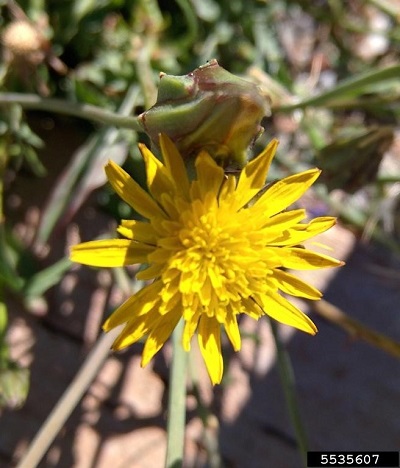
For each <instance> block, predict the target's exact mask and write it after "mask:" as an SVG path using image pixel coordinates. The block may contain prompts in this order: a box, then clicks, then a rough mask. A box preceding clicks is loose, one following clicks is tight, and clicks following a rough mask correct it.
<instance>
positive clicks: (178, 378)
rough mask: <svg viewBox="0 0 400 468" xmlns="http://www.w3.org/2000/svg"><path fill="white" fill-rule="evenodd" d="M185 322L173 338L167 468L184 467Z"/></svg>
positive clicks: (180, 324)
mask: <svg viewBox="0 0 400 468" xmlns="http://www.w3.org/2000/svg"><path fill="white" fill-rule="evenodd" d="M183 325H184V321H183V320H180V322H179V323H178V325H177V326H176V328H175V330H174V333H173V336H172V343H173V358H172V365H171V374H170V376H171V378H170V388H169V398H168V423H167V457H166V462H165V466H166V467H167V468H180V467H181V466H183V454H184V443H185V421H186V366H187V353H186V352H185V350H184V349H183V347H182V333H183Z"/></svg>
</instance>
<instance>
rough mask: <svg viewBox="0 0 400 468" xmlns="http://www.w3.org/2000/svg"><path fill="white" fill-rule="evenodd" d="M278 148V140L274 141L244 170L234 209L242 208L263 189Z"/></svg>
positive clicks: (238, 185) (238, 184)
mask: <svg viewBox="0 0 400 468" xmlns="http://www.w3.org/2000/svg"><path fill="white" fill-rule="evenodd" d="M277 147H278V140H272V141H271V142H270V143H269V144H268V146H267V147H266V148H265V149H264V150H263V151H262V152H261V153H260V154H259V155H258V156H257V157H256V158H254V159H253V160H252V161H250V162H249V163H247V164H246V166H245V167H244V168H243V170H242V172H241V173H240V177H239V181H238V183H237V187H236V192H235V202H234V206H235V208H234V209H236V210H239V209H240V208H242V207H243V206H244V205H245V204H246V203H248V202H249V201H250V200H251V199H252V198H254V196H255V195H257V193H258V192H259V191H260V190H261V189H262V188H263V186H264V184H265V180H266V178H267V174H268V170H269V167H270V165H271V161H272V159H273V157H274V156H275V153H276V148H277Z"/></svg>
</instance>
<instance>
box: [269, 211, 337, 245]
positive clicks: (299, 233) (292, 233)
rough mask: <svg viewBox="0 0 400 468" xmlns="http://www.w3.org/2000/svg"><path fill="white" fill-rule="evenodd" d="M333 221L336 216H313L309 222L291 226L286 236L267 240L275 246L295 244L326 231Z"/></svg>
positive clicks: (334, 221)
mask: <svg viewBox="0 0 400 468" xmlns="http://www.w3.org/2000/svg"><path fill="white" fill-rule="evenodd" d="M289 213H290V212H289ZM335 223H336V218H331V217H329V216H326V217H321V218H315V219H313V220H312V221H310V222H309V223H305V224H298V225H297V226H292V227H291V228H290V229H289V230H288V232H287V233H286V236H284V237H282V238H278V239H276V240H273V241H271V242H269V244H270V245H275V246H290V245H297V244H300V243H302V242H304V241H306V240H308V239H310V238H311V237H314V236H316V235H317V234H321V233H322V232H325V231H327V230H328V229H330V228H331V227H332V226H333V225H334V224H335Z"/></svg>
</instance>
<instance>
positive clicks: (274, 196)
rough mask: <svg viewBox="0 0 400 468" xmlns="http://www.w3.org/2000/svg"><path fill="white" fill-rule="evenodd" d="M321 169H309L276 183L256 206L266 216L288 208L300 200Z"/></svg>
mask: <svg viewBox="0 0 400 468" xmlns="http://www.w3.org/2000/svg"><path fill="white" fill-rule="evenodd" d="M320 173H321V171H320V170H319V169H309V170H308V171H304V172H300V173H299V174H294V175H292V176H289V177H285V178H284V179H282V180H279V181H278V182H276V183H274V184H273V185H272V186H271V187H269V188H268V189H267V191H266V192H265V193H264V194H263V195H262V196H261V197H260V198H259V199H258V200H257V201H256V203H255V204H254V206H256V207H257V209H258V210H261V211H263V213H264V216H272V215H274V214H276V213H279V212H281V211H282V210H284V209H286V208H287V207H288V206H289V205H291V204H292V203H293V202H295V201H296V200H298V199H299V198H300V197H301V196H302V195H303V194H304V193H305V192H306V191H307V190H308V188H309V187H310V186H311V185H312V184H313V183H314V182H315V180H316V179H317V178H318V176H319V175H320Z"/></svg>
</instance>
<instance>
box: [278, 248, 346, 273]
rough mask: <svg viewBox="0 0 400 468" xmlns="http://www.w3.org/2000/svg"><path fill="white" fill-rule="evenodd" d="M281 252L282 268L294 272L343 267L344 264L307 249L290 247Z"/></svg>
mask: <svg viewBox="0 0 400 468" xmlns="http://www.w3.org/2000/svg"><path fill="white" fill-rule="evenodd" d="M280 250H281V254H280V256H281V259H282V266H283V267H286V268H291V269H293V270H315V269H319V268H329V267H337V266H341V265H343V262H341V261H339V260H336V258H332V257H329V256H328V255H323V254H320V253H317V252H312V251H311V250H307V249H302V248H298V247H290V248H285V249H280Z"/></svg>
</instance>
